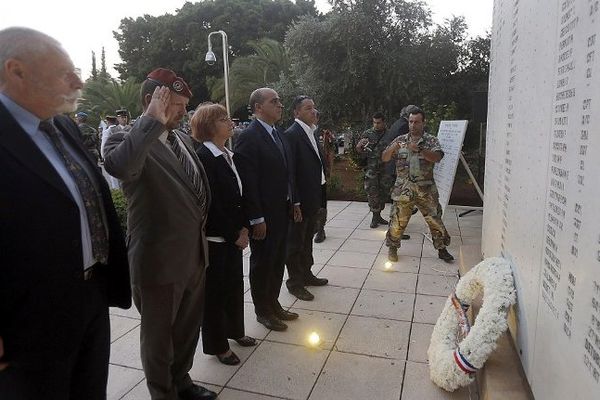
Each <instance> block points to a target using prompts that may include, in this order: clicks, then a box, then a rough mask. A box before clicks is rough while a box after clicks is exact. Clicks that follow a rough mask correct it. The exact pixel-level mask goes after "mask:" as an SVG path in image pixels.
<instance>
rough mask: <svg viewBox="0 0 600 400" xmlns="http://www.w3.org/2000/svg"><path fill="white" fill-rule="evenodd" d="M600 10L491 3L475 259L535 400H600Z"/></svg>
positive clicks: (554, 3)
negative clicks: (506, 285) (503, 270)
mask: <svg viewBox="0 0 600 400" xmlns="http://www.w3.org/2000/svg"><path fill="white" fill-rule="evenodd" d="M599 3H600V1H599V0H495V1H494V16H493V27H492V48H491V66H490V87H489V102H488V133H487V143H486V148H487V153H486V174H485V201H484V216H483V238H482V251H483V254H484V256H485V257H491V256H496V255H502V256H504V257H506V258H508V259H509V260H511V262H512V264H513V266H514V276H515V282H516V286H517V295H518V300H517V306H516V308H515V312H516V317H517V324H516V326H515V327H514V328H513V329H512V331H513V332H512V333H513V335H514V336H515V338H516V343H515V344H516V346H517V349H518V351H519V354H520V356H521V361H522V364H523V368H524V370H525V373H526V375H527V378H528V381H529V383H530V385H531V388H532V391H533V394H534V396H535V398H536V399H541V400H554V399H569V400H575V399H582V400H583V399H584V400H588V399H589V400H591V399H600V67H599V63H600V60H598V58H599V57H600V4H599Z"/></svg>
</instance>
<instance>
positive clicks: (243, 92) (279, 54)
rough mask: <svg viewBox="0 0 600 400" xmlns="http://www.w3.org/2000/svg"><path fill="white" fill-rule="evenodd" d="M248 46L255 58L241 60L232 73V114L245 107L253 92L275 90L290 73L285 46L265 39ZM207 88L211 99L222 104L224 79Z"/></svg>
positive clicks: (237, 62)
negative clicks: (284, 76) (266, 88)
mask: <svg viewBox="0 0 600 400" xmlns="http://www.w3.org/2000/svg"><path fill="white" fill-rule="evenodd" d="M248 45H249V46H250V47H251V48H252V49H253V50H254V54H252V55H249V56H243V57H238V58H237V59H236V60H235V61H234V62H233V64H232V65H231V68H230V70H229V101H230V106H231V110H232V111H234V110H238V109H240V108H243V107H244V106H246V105H247V104H248V98H249V97H250V93H252V91H253V90H254V89H256V88H259V87H265V86H271V87H272V86H274V85H276V84H277V82H279V80H280V78H281V74H282V73H284V74H285V73H289V59H288V56H287V54H286V52H285V49H284V47H283V44H282V43H280V42H278V41H276V40H273V39H268V38H263V39H261V40H257V41H250V42H249V43H248ZM208 86H209V89H210V91H211V99H212V100H213V101H223V99H224V98H225V86H224V81H223V79H222V78H221V79H215V80H213V81H210V82H209V85H208ZM280 95H281V93H280Z"/></svg>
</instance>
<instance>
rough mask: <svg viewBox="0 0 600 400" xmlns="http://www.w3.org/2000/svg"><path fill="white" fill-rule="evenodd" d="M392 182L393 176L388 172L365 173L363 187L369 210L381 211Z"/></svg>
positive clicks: (387, 197) (388, 195)
mask: <svg viewBox="0 0 600 400" xmlns="http://www.w3.org/2000/svg"><path fill="white" fill-rule="evenodd" d="M393 183H394V182H393V178H392V177H391V176H390V175H388V174H385V173H373V172H371V171H367V172H366V173H365V182H364V184H365V186H364V187H365V192H366V193H367V201H368V202H369V210H370V211H371V212H381V210H383V209H384V207H385V202H386V201H387V200H388V199H389V197H390V189H391V188H392V184H393Z"/></svg>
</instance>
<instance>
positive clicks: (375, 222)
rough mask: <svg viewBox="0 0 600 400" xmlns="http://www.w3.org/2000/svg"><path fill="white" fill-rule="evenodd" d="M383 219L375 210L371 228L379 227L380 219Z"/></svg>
mask: <svg viewBox="0 0 600 400" xmlns="http://www.w3.org/2000/svg"><path fill="white" fill-rule="evenodd" d="M380 219H381V214H379V213H378V212H375V211H373V218H371V225H370V226H371V228H377V227H378V226H379V220H380Z"/></svg>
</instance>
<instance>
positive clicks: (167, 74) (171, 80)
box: [147, 68, 192, 99]
mask: <svg viewBox="0 0 600 400" xmlns="http://www.w3.org/2000/svg"><path fill="white" fill-rule="evenodd" d="M147 79H148V80H149V81H152V82H155V83H159V84H161V85H162V86H167V87H168V88H169V89H171V90H172V91H174V92H175V93H177V94H178V95H180V96H184V97H187V98H188V99H189V98H191V97H192V91H191V90H190V88H189V86H188V84H187V83H186V82H185V81H184V80H183V78H181V77H179V76H177V75H176V74H175V72H173V71H171V70H170V69H166V68H157V69H155V70H154V71H152V72H150V73H149V74H148V76H147Z"/></svg>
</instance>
